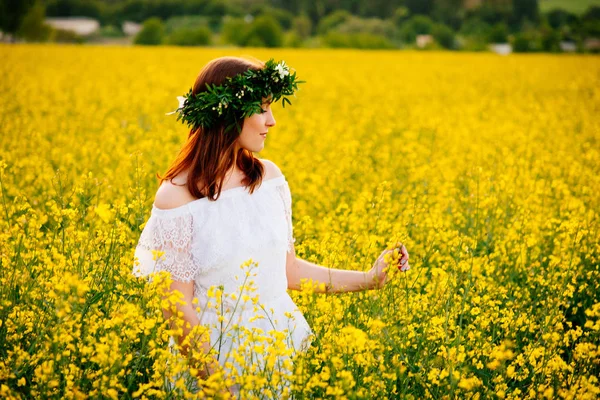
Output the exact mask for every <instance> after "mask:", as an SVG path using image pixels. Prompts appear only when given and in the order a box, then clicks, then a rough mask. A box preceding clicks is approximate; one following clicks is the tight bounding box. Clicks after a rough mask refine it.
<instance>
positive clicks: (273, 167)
mask: <svg viewBox="0 0 600 400" xmlns="http://www.w3.org/2000/svg"><path fill="white" fill-rule="evenodd" d="M258 161H260V162H261V164H262V165H263V166H264V167H265V177H264V178H263V180H268V179H271V178H278V177H280V176H282V175H283V172H281V169H279V167H278V166H277V164H275V163H274V162H273V161H271V160H267V159H265V158H259V159H258Z"/></svg>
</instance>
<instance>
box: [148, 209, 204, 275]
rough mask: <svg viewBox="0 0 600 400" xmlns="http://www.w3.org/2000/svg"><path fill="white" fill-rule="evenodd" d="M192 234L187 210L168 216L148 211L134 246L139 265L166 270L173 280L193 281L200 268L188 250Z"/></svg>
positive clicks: (151, 270)
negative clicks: (142, 228) (164, 216)
mask: <svg viewBox="0 0 600 400" xmlns="http://www.w3.org/2000/svg"><path fill="white" fill-rule="evenodd" d="M193 236H194V227H193V217H192V215H191V214H190V213H189V212H188V213H182V214H181V215H177V216H169V217H168V218H163V217H161V216H159V215H155V214H153V215H151V216H150V218H149V219H148V222H147V223H146V226H145V227H144V230H143V231H142V234H141V235H140V240H139V242H138V244H137V246H136V256H137V257H138V260H139V261H140V263H142V264H144V263H145V264H146V265H142V268H141V269H142V270H143V271H145V272H146V273H150V272H158V271H168V272H169V273H170V274H171V278H172V279H173V280H177V281H182V282H189V281H193V280H194V278H195V277H196V274H198V272H199V271H200V270H201V266H200V265H199V263H198V262H197V261H196V260H194V257H193V252H192V251H191V248H192V239H193ZM149 264H152V265H149Z"/></svg>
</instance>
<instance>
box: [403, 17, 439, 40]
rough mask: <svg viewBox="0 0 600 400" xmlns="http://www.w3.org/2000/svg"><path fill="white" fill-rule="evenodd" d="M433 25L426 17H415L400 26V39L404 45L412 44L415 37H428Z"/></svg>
mask: <svg viewBox="0 0 600 400" xmlns="http://www.w3.org/2000/svg"><path fill="white" fill-rule="evenodd" d="M434 25H435V23H434V22H433V20H432V19H431V18H429V17H428V16H426V15H415V16H413V17H411V18H410V19H408V20H407V21H406V22H404V23H403V24H402V25H401V26H400V39H401V40H402V41H403V42H404V43H414V42H415V40H416V38H417V35H428V34H430V33H431V32H432V31H433V27H434Z"/></svg>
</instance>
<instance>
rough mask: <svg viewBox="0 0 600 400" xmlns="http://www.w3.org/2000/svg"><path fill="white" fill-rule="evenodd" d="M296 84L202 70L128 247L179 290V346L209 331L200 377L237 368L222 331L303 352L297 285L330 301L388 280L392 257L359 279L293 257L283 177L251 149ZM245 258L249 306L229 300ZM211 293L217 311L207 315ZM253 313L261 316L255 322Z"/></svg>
mask: <svg viewBox="0 0 600 400" xmlns="http://www.w3.org/2000/svg"><path fill="white" fill-rule="evenodd" d="M299 83H302V82H301V81H297V80H296V74H295V73H293V74H291V73H290V70H289V68H288V67H287V66H286V65H285V62H280V63H277V64H276V63H275V62H274V61H273V60H269V61H267V62H266V63H263V62H260V61H258V60H250V59H243V58H237V57H221V58H217V59H215V60H212V61H211V62H209V63H208V64H207V65H206V66H205V67H204V68H203V69H202V71H201V72H200V74H199V76H198V77H197V79H196V82H195V83H194V86H193V88H192V89H190V91H189V92H188V94H187V95H186V96H185V97H178V99H179V101H180V107H179V108H178V109H177V110H175V111H174V112H173V113H175V112H177V113H179V116H178V120H179V119H183V121H185V122H187V123H188V125H190V126H191V130H190V133H189V136H188V140H187V142H186V144H185V145H184V147H183V148H182V150H181V152H180V153H179V155H178V157H177V158H176V159H175V161H174V162H173V164H172V165H171V166H170V168H169V169H168V171H167V173H166V175H165V176H164V177H160V176H158V178H159V179H160V183H161V184H160V187H159V189H158V191H157V193H156V197H155V200H154V204H153V206H152V213H151V215H150V218H149V219H148V221H147V223H146V225H145V227H144V230H143V231H142V234H141V236H140V241H139V243H138V245H137V247H136V254H135V255H136V258H137V260H138V261H139V267H138V265H137V263H136V266H135V267H134V273H135V274H136V275H148V274H150V273H152V272H157V271H161V270H165V271H168V272H169V273H170V276H171V278H172V280H173V281H172V284H171V286H170V289H171V291H179V292H181V293H182V294H183V300H184V301H185V304H184V305H178V306H177V308H178V311H180V312H181V313H182V315H183V319H184V320H185V321H186V322H188V323H189V326H184V329H183V334H182V335H181V336H180V337H179V338H178V341H179V343H180V344H181V343H182V341H183V339H184V338H185V337H186V336H187V335H188V334H189V332H190V330H191V329H192V328H193V327H194V326H197V325H199V324H201V325H205V326H209V327H211V331H210V343H206V342H204V343H203V344H202V345H201V347H202V350H203V351H204V352H205V353H208V352H209V350H210V349H211V348H215V349H218V352H217V355H216V360H214V362H213V363H212V364H211V363H209V364H206V365H204V367H205V368H203V369H202V371H201V372H200V376H202V377H207V376H208V375H210V374H211V373H213V372H214V371H215V369H216V368H218V367H219V365H220V366H223V367H227V366H229V367H230V368H231V366H232V365H233V366H235V369H237V370H238V373H241V371H242V369H243V368H244V366H243V365H242V363H240V362H237V361H236V358H235V357H233V363H232V364H229V363H228V361H232V357H229V356H228V355H229V354H231V352H235V350H236V348H237V347H238V346H239V343H240V342H239V341H236V338H235V337H234V335H231V334H229V332H227V328H230V327H232V326H237V327H242V328H244V329H248V330H249V329H252V328H257V329H258V330H256V329H255V332H262V333H263V334H266V333H267V332H270V331H271V332H272V331H273V330H275V331H278V332H285V333H286V335H287V344H288V345H289V346H290V347H291V348H292V349H293V350H294V351H297V350H304V349H306V347H307V346H308V345H309V344H310V340H311V334H312V331H311V329H310V327H309V326H308V324H307V322H306V320H305V319H304V317H303V316H302V314H301V313H300V312H299V310H298V309H297V307H296V306H295V304H294V302H293V301H292V299H291V298H290V296H289V295H288V294H287V291H286V289H292V290H299V289H300V285H301V282H303V280H304V279H312V280H313V281H315V282H317V283H323V284H324V285H323V286H317V289H316V291H317V292H327V293H333V292H349V291H359V290H368V289H374V288H380V287H382V286H383V285H384V284H385V283H386V281H387V274H386V268H385V267H386V263H385V261H384V255H385V254H386V253H388V252H389V251H391V250H386V251H384V252H383V253H382V254H381V255H380V256H379V258H378V259H377V260H376V262H375V264H374V265H373V267H372V268H371V269H370V270H369V271H367V272H363V271H348V270H339V269H331V268H326V267H323V266H320V265H316V264H313V263H310V262H308V261H305V260H302V259H300V258H297V257H296V254H295V249H294V241H295V240H294V238H293V229H292V204H291V194H290V190H289V187H288V185H287V181H286V179H285V177H284V175H283V174H282V172H281V170H280V169H279V168H278V167H277V165H275V164H274V163H273V162H271V161H268V160H264V159H258V158H255V157H254V155H253V153H258V152H260V151H261V150H262V149H263V147H264V144H265V140H266V137H267V135H268V132H269V130H270V129H271V128H273V127H274V126H275V118H274V116H273V112H272V110H271V103H272V102H274V101H277V100H279V99H283V105H284V107H285V103H286V101H287V102H288V103H290V102H289V100H288V99H287V97H286V96H290V95H293V93H294V91H295V90H297V85H298V84H299ZM169 114H172V113H169ZM399 250H400V252H401V255H402V256H401V259H400V261H399V262H400V264H399V265H398V267H399V268H401V269H402V270H403V271H406V270H408V269H409V268H410V266H409V264H408V252H407V250H406V248H405V247H404V246H403V245H399ZM157 252H158V253H157ZM157 254H159V255H160V256H159V258H158V259H157V260H156V259H155V258H156V255H157ZM248 260H250V261H254V264H252V265H253V267H254V268H253V270H252V274H250V275H249V276H251V277H252V278H253V283H254V286H255V288H256V289H255V291H254V292H252V293H253V294H254V297H255V299H254V302H249V301H247V300H248V298H249V297H250V296H247V297H245V299H246V303H249V305H250V306H248V307H245V305H244V304H245V303H244V302H241V303H240V301H239V296H240V293H239V292H238V295H233V296H229V294H231V293H235V292H236V291H238V290H239V288H240V283H241V281H240V277H241V278H243V277H244V273H243V271H241V270H240V265H244V263H245V262H246V263H245V265H246V266H248V265H249V263H248ZM219 286H220V290H218V289H217V290H216V288H217V287H219ZM242 290H243V289H242ZM217 296H220V297H221V299H220V300H219V301H217V303H218V304H220V307H216V308H215V307H214V304H215V297H217ZM194 299H197V300H196V301H197V305H198V308H195V307H194V306H193V303H194ZM257 305H259V306H260V307H257ZM213 308H215V309H213ZM198 310H200V311H198ZM257 310H259V313H262V314H264V315H262V316H261V317H257V316H256V314H257ZM164 313H165V317H167V318H168V317H169V316H170V314H171V313H170V311H169V310H164ZM232 322H233V323H232ZM237 332H239V330H238V331H237ZM246 332H248V331H246ZM172 345H174V342H173V341H172ZM199 347H200V346H199ZM187 351H188V348H182V352H183V353H184V354H186V353H187ZM237 360H238V361H239V358H237ZM261 361H264V359H263V358H261V357H260V356H259V357H256V358H254V362H259V363H260V362H261ZM278 365H279V364H278ZM232 370H233V368H232ZM232 391H233V392H235V391H236V388H233V389H232Z"/></svg>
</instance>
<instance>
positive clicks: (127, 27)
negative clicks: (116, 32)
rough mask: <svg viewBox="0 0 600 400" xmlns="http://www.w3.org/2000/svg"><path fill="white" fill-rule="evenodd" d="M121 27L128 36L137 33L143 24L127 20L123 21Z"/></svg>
mask: <svg viewBox="0 0 600 400" xmlns="http://www.w3.org/2000/svg"><path fill="white" fill-rule="evenodd" d="M121 29H122V30H123V33H124V34H126V35H127V36H133V35H137V33H138V32H139V31H141V30H142V25H141V24H137V23H135V22H131V21H125V22H123V25H122V26H121Z"/></svg>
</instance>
